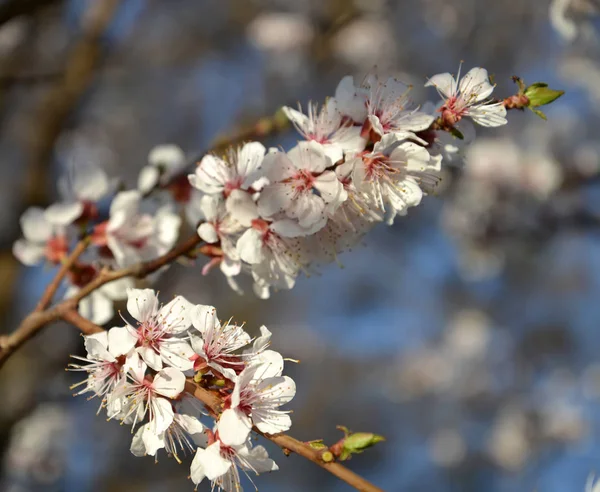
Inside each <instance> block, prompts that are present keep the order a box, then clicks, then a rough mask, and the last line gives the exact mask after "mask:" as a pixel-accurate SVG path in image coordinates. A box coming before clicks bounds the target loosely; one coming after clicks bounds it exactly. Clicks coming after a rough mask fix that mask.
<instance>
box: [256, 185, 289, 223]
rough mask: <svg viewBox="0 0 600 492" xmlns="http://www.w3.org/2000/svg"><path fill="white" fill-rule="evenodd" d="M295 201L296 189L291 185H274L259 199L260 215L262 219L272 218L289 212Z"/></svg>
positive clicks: (269, 186) (267, 187)
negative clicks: (286, 211)
mask: <svg viewBox="0 0 600 492" xmlns="http://www.w3.org/2000/svg"><path fill="white" fill-rule="evenodd" d="M293 199H294V189H293V186H292V185H291V184H289V183H273V184H270V185H268V186H266V187H265V188H264V189H263V190H262V191H261V193H260V198H259V199H258V203H257V205H258V213H259V214H260V216H261V217H265V218H266V217H271V216H272V215H275V214H277V213H280V212H283V211H285V210H287V209H288V208H289V207H290V205H291V203H292V201H293Z"/></svg>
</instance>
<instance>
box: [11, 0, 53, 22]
mask: <svg viewBox="0 0 600 492" xmlns="http://www.w3.org/2000/svg"><path fill="white" fill-rule="evenodd" d="M53 3H59V0H7V1H4V2H2V4H1V5H0V26H2V25H3V24H6V23H7V22H9V21H11V20H13V19H15V18H16V17H20V16H21V15H32V14H34V13H35V12H36V11H38V10H40V9H42V8H44V7H47V6H49V5H52V4H53Z"/></svg>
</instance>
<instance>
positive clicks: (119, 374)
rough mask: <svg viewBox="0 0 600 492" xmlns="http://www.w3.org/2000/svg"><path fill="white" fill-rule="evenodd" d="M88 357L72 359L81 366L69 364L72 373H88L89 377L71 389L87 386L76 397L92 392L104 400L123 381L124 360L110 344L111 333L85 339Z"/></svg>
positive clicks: (103, 332) (94, 335)
mask: <svg viewBox="0 0 600 492" xmlns="http://www.w3.org/2000/svg"><path fill="white" fill-rule="evenodd" d="M84 340H85V349H86V351H87V357H79V356H77V355H72V356H71V357H72V358H74V359H77V360H80V361H82V362H86V363H87V364H86V365H83V366H82V365H81V364H69V370H70V371H83V372H87V373H88V377H87V378H86V379H84V380H83V381H81V382H80V383H77V384H74V385H73V386H71V389H74V388H77V387H78V386H81V385H83V384H85V387H84V388H83V389H82V390H80V391H79V392H77V393H75V394H76V395H82V394H84V393H88V392H92V393H94V395H95V396H99V397H101V398H103V397H104V396H105V395H106V394H108V393H110V392H111V391H113V390H114V389H115V387H116V386H117V385H118V383H119V382H120V381H121V380H122V379H123V376H124V374H123V362H124V360H122V359H124V358H122V359H119V355H120V354H118V353H115V352H114V350H112V349H113V347H111V346H110V344H109V332H107V331H102V332H100V333H95V334H93V335H87V336H85V337H84Z"/></svg>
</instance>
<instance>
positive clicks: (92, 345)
mask: <svg viewBox="0 0 600 492" xmlns="http://www.w3.org/2000/svg"><path fill="white" fill-rule="evenodd" d="M84 340H85V349H86V351H87V353H88V357H91V358H92V359H96V360H105V361H110V362H113V361H115V358H114V357H113V356H112V354H111V353H110V352H109V351H108V350H107V347H108V336H107V334H106V332H105V331H104V332H101V333H95V334H93V335H88V336H86V337H84Z"/></svg>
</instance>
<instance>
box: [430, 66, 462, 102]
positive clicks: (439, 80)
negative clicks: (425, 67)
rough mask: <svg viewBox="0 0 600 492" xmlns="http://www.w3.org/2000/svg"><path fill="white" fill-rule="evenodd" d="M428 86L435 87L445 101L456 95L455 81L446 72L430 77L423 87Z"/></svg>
mask: <svg viewBox="0 0 600 492" xmlns="http://www.w3.org/2000/svg"><path fill="white" fill-rule="evenodd" d="M429 86H433V87H435V88H436V89H437V90H438V91H439V92H440V94H441V95H442V96H443V97H444V98H445V99H448V98H450V97H452V96H454V95H456V89H457V84H456V79H455V78H454V77H453V76H452V74H449V73H448V72H446V73H438V74H437V75H434V76H433V77H431V78H430V79H429V80H428V81H427V83H426V84H425V87H429Z"/></svg>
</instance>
